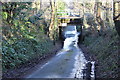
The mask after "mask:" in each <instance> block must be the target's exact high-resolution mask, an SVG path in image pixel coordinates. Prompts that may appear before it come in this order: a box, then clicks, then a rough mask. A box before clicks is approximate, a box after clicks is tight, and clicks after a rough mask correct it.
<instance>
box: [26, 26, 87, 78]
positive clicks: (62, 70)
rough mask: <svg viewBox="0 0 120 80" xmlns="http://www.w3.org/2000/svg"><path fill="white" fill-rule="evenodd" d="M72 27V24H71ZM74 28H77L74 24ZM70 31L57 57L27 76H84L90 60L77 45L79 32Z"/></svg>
mask: <svg viewBox="0 0 120 80" xmlns="http://www.w3.org/2000/svg"><path fill="white" fill-rule="evenodd" d="M70 28H71V26H70ZM72 28H76V26H73V27H72ZM73 30H74V31H71V32H70V31H68V32H67V33H66V34H67V35H71V34H72V35H73V34H74V35H75V36H72V37H66V39H65V41H64V46H63V49H62V50H60V51H59V52H58V53H57V55H56V56H55V57H53V58H52V59H51V60H50V61H48V62H47V63H46V64H44V65H43V66H42V67H40V68H39V69H38V70H37V71H34V72H33V73H32V74H30V75H28V76H27V77H26V78H83V76H84V74H83V70H84V69H85V68H86V63H87V62H88V61H87V60H86V59H85V57H84V54H83V52H82V51H81V49H80V48H79V47H78V46H77V42H78V37H77V36H78V33H77V32H76V29H73Z"/></svg>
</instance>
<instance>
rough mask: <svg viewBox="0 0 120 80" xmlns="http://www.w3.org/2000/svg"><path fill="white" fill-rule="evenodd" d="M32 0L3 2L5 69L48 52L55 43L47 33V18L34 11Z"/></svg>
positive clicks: (3, 60)
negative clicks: (30, 0) (29, 0)
mask: <svg viewBox="0 0 120 80" xmlns="http://www.w3.org/2000/svg"><path fill="white" fill-rule="evenodd" d="M31 4H32V2H9V3H7V2H6V3H3V5H2V7H3V8H2V9H3V12H2V14H1V15H2V16H3V25H2V31H3V35H2V37H3V42H2V56H3V57H2V62H3V64H2V66H3V72H4V71H6V70H7V69H14V68H17V67H18V66H19V65H21V64H25V63H26V62H27V61H29V60H32V59H33V58H36V57H39V56H44V55H46V54H47V53H49V50H51V49H52V48H53V47H54V45H53V42H52V41H51V40H50V39H49V38H48V37H46V35H45V34H44V32H45V29H44V27H45V26H46V22H45V20H44V18H42V17H41V16H42V15H43V12H42V11H40V12H39V13H38V14H36V15H34V13H32V12H33V11H34V9H32V8H31Z"/></svg>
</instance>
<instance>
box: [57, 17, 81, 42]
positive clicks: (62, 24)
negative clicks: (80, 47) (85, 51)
mask: <svg viewBox="0 0 120 80" xmlns="http://www.w3.org/2000/svg"><path fill="white" fill-rule="evenodd" d="M58 23H59V39H60V40H61V41H62V44H63V41H64V40H65V37H64V29H65V28H66V27H67V26H69V25H76V28H77V32H79V33H80V35H79V36H78V37H79V38H78V44H79V43H81V42H82V40H83V37H82V26H83V17H77V16H61V17H59V18H58Z"/></svg>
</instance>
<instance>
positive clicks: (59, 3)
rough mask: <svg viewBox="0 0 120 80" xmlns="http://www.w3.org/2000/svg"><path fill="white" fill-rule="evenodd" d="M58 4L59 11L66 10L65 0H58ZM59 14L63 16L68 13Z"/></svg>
mask: <svg viewBox="0 0 120 80" xmlns="http://www.w3.org/2000/svg"><path fill="white" fill-rule="evenodd" d="M57 5H58V7H57V12H64V11H65V8H66V6H65V5H66V4H65V2H63V1H62V0H58V2H57ZM57 15H60V16H62V15H67V13H58V14H57Z"/></svg>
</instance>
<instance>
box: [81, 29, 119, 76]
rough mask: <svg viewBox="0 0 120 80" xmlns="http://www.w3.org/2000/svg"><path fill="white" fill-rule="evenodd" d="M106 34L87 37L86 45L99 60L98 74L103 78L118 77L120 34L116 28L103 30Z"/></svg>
mask: <svg viewBox="0 0 120 80" xmlns="http://www.w3.org/2000/svg"><path fill="white" fill-rule="evenodd" d="M103 34H104V35H101V36H98V35H97V36H94V35H89V36H87V37H85V40H84V42H83V43H84V45H85V46H86V47H87V49H88V51H89V52H90V53H91V54H92V55H94V56H95V57H96V59H97V60H98V66H97V70H98V72H97V75H98V77H101V78H116V77H118V72H119V69H118V59H119V58H118V52H119V49H120V43H119V36H118V35H117V32H116V31H115V30H114V29H108V30H106V31H105V32H103Z"/></svg>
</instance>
